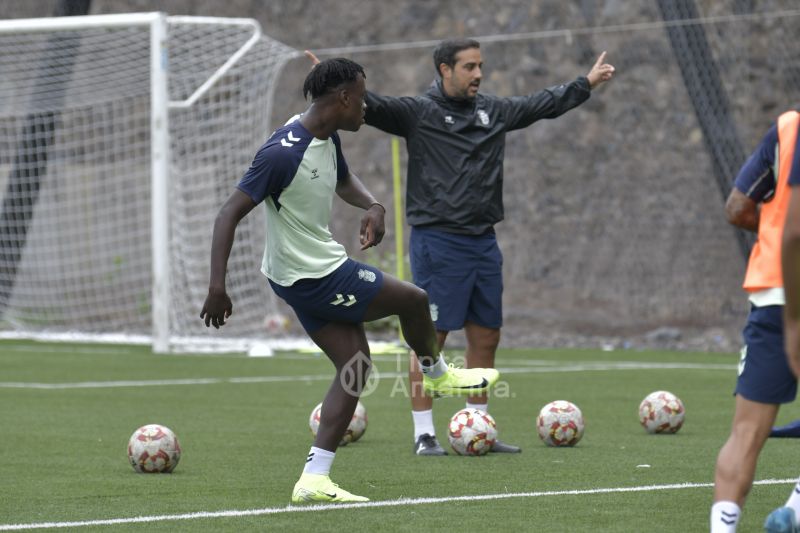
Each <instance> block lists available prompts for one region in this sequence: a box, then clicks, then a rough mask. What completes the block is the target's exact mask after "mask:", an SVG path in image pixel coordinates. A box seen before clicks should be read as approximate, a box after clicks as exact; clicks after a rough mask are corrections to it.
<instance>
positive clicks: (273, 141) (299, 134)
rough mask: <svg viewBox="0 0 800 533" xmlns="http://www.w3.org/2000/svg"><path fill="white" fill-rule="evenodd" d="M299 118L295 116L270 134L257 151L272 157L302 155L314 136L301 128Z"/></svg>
mask: <svg viewBox="0 0 800 533" xmlns="http://www.w3.org/2000/svg"><path fill="white" fill-rule="evenodd" d="M299 118H300V115H295V116H294V117H292V118H291V119H289V120H288V121H287V122H286V124H284V125H283V126H281V127H280V128H278V129H276V130H275V131H274V132H272V134H271V135H270V136H269V138H268V139H267V142H266V143H264V145H263V146H262V147H261V150H259V151H260V152H266V153H268V154H269V155H270V156H272V157H282V156H289V155H292V154H295V155H296V154H298V153H300V154H301V153H303V151H305V149H306V148H307V147H308V145H309V143H310V142H311V140H312V139H313V138H314V136H313V135H311V133H310V132H309V131H308V130H307V129H305V128H304V127H303V125H302V124H301V123H300V120H298V119H299Z"/></svg>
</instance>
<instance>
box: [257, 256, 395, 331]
mask: <svg viewBox="0 0 800 533" xmlns="http://www.w3.org/2000/svg"><path fill="white" fill-rule="evenodd" d="M269 284H270V285H271V286H272V290H273V291H275V294H277V295H278V296H280V297H281V298H283V299H284V300H285V301H286V303H288V304H289V305H290V306H292V309H294V312H295V314H296V315H297V318H298V319H299V320H300V323H301V324H302V325H303V328H304V329H305V330H306V331H307V332H308V333H313V332H314V331H317V330H318V329H320V328H321V327H322V326H324V325H326V324H328V323H330V322H351V323H359V322H363V319H364V314H365V313H366V312H367V307H369V304H370V302H372V300H373V299H374V298H375V295H377V294H378V292H380V290H381V287H382V286H383V272H381V271H380V270H378V269H377V268H375V267H372V266H370V265H365V264H363V263H359V262H358V261H353V260H352V259H349V258H348V259H347V261H345V262H344V263H343V264H342V266H340V267H339V268H337V269H336V270H334V271H333V272H331V273H330V274H328V275H327V276H325V277H324V278H319V279H312V278H307V279H301V280H298V281H296V282H294V283H293V284H292V285H291V286H289V287H284V286H282V285H278V284H277V283H274V282H273V281H272V280H269Z"/></svg>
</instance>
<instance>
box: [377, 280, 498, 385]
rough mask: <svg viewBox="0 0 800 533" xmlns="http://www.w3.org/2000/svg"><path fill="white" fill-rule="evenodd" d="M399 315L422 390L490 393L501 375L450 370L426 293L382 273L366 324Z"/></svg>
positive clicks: (487, 372) (482, 371) (474, 369)
mask: <svg viewBox="0 0 800 533" xmlns="http://www.w3.org/2000/svg"><path fill="white" fill-rule="evenodd" d="M392 315H397V316H398V317H399V319H400V327H401V329H402V331H403V336H404V337H405V340H406V342H407V343H408V345H409V347H410V348H411V349H412V350H413V351H414V353H415V354H416V356H417V359H418V360H419V363H420V369H421V370H422V374H423V377H422V387H423V389H424V390H426V391H427V392H429V393H431V394H433V395H434V396H450V395H467V394H470V393H481V392H485V391H487V390H488V389H489V388H491V387H492V385H494V383H495V382H496V381H497V378H498V377H499V373H498V372H497V371H496V370H494V369H492V368H489V369H486V368H471V369H463V368H453V367H448V365H447V362H446V361H445V358H444V357H443V356H442V355H441V354H439V342H438V339H437V336H436V330H435V329H434V325H433V321H432V320H431V314H430V308H429V305H428V295H427V293H426V292H425V291H424V290H422V289H420V288H419V287H417V286H416V285H413V284H411V283H408V282H405V281H400V280H398V279H397V278H395V277H393V276H390V275H389V274H386V273H383V284H382V286H381V288H380V291H379V292H378V294H377V295H376V296H375V297H374V298H373V299H372V301H371V302H370V303H369V306H368V307H367V311H366V313H365V315H364V321H371V320H378V319H380V318H384V317H387V316H392Z"/></svg>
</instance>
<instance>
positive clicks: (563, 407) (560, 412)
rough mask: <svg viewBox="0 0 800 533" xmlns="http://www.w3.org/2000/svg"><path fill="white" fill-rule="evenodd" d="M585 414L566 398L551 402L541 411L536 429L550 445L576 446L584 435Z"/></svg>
mask: <svg viewBox="0 0 800 533" xmlns="http://www.w3.org/2000/svg"><path fill="white" fill-rule="evenodd" d="M583 428H584V423H583V414H582V413H581V410H580V409H579V408H578V406H577V405H575V404H574V403H571V402H568V401H566V400H556V401H554V402H550V403H548V404H547V405H545V406H544V407H542V410H541V411H539V416H538V417H537V419H536V431H537V432H538V433H539V438H540V439H542V441H544V443H545V444H547V445H548V446H575V445H576V444H578V441H579V440H581V438H582V437H583Z"/></svg>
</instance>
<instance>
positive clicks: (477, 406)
mask: <svg viewBox="0 0 800 533" xmlns="http://www.w3.org/2000/svg"><path fill="white" fill-rule="evenodd" d="M467 409H477V410H479V411H483V412H484V413H488V412H489V404H488V402H487V403H470V402H467Z"/></svg>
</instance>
